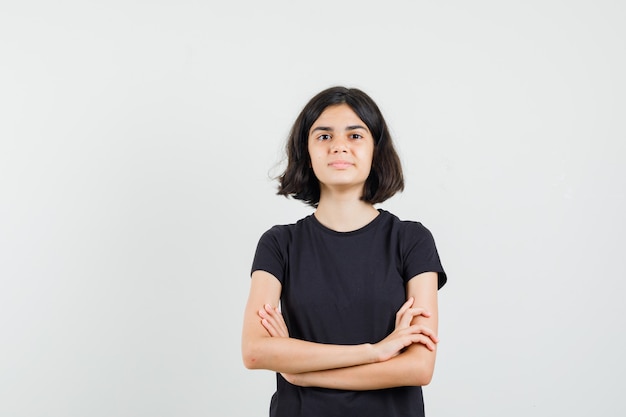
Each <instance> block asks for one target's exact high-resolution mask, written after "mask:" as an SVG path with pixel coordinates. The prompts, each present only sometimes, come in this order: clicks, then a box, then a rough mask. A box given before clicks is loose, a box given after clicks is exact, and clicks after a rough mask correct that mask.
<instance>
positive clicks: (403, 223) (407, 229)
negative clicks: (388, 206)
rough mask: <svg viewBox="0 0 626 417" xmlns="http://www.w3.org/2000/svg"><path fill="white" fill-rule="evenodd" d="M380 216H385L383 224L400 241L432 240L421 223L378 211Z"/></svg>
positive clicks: (428, 231) (430, 234)
mask: <svg viewBox="0 0 626 417" xmlns="http://www.w3.org/2000/svg"><path fill="white" fill-rule="evenodd" d="M380 214H381V215H383V216H385V217H384V219H385V222H386V224H387V225H388V227H390V228H391V229H392V230H394V231H396V233H397V234H398V237H399V238H400V239H409V240H421V239H424V238H426V239H432V233H431V232H430V230H428V228H427V227H426V226H424V225H423V224H422V223H421V222H419V221H415V220H403V219H400V218H399V217H398V216H396V215H395V214H393V213H390V212H388V211H385V210H382V209H381V210H380Z"/></svg>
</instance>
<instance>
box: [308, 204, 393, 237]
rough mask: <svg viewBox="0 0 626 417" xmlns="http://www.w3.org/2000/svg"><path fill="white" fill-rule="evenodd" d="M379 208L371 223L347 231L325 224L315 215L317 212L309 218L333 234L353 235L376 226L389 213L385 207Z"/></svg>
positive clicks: (316, 225)
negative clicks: (334, 228) (340, 230)
mask: <svg viewBox="0 0 626 417" xmlns="http://www.w3.org/2000/svg"><path fill="white" fill-rule="evenodd" d="M377 210H378V215H377V216H376V217H374V218H373V219H372V220H371V221H370V222H369V223H367V224H366V225H364V226H362V227H359V228H358V229H355V230H350V231H347V232H339V231H337V230H333V229H331V228H329V227H326V226H324V225H323V224H322V223H320V221H319V220H317V218H316V217H315V214H310V215H309V218H310V219H311V222H312V223H313V225H314V226H315V227H317V228H319V229H321V230H323V231H324V232H326V233H329V234H331V235H335V236H353V235H357V234H360V233H364V232H366V231H367V230H369V229H371V228H373V227H375V225H376V224H378V223H379V222H380V221H381V219H382V218H383V217H384V214H385V213H387V212H386V211H385V210H383V209H377Z"/></svg>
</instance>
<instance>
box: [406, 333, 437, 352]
mask: <svg viewBox="0 0 626 417" xmlns="http://www.w3.org/2000/svg"><path fill="white" fill-rule="evenodd" d="M411 340H412V342H413V343H414V344H420V345H424V346H425V347H426V349H428V350H430V351H434V350H435V343H433V341H432V339H431V338H429V337H426V336H424V335H414V337H413V338H412V339H411Z"/></svg>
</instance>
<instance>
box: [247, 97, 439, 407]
mask: <svg viewBox="0 0 626 417" xmlns="http://www.w3.org/2000/svg"><path fill="white" fill-rule="evenodd" d="M287 156H288V165H287V168H286V170H285V172H284V173H283V174H282V175H281V176H280V178H279V181H280V185H279V191H278V193H279V194H282V195H285V196H292V197H293V198H295V199H299V200H303V201H304V202H306V203H308V204H309V205H311V206H312V207H314V208H315V211H314V213H313V214H311V215H309V216H307V217H305V218H304V219H301V220H300V221H298V222H297V223H295V224H289V225H283V226H274V227H272V228H271V229H270V230H268V231H267V232H265V233H264V234H263V236H262V237H261V239H260V241H259V243H258V246H257V250H256V254H255V256H254V261H253V264H252V279H251V287H250V294H249V298H248V303H247V306H246V311H245V315H244V324H243V336H242V354H243V361H244V364H245V366H246V367H247V368H249V369H269V370H272V371H275V372H276V373H277V389H276V393H275V394H274V396H273V397H272V400H271V404H270V416H271V417H309V416H310V417H327V416H341V417H346V416H359V417H368V416H376V417H399V416H407V417H408V416H410V417H417V416H423V415H424V405H423V400H422V389H421V386H423V385H426V384H428V383H429V382H430V380H431V378H432V375H433V370H434V366H435V352H436V345H437V343H438V341H439V340H438V338H437V335H436V332H437V290H438V289H439V288H441V287H442V286H443V285H444V284H445V282H446V274H445V272H444V270H443V268H442V266H441V263H440V261H439V256H438V253H437V249H436V247H435V242H434V240H433V237H432V235H431V234H430V232H429V231H428V229H426V228H425V227H424V226H423V225H422V224H421V223H418V222H413V221H403V220H400V219H398V218H397V217H396V216H394V215H393V214H391V213H389V212H387V211H385V210H382V209H376V208H375V207H374V204H376V203H381V202H383V201H385V200H387V199H388V198H390V197H391V196H393V195H394V194H395V193H396V192H399V191H402V190H403V188H404V180H403V176H402V168H401V165H400V160H399V158H398V155H397V153H396V151H395V149H394V147H393V144H392V140H391V137H390V135H389V130H388V128H387V126H386V124H385V120H384V118H383V116H382V114H381V112H380V110H379V109H378V106H377V105H376V103H374V101H373V100H372V99H371V98H370V97H369V96H368V95H366V94H365V93H364V92H362V91H360V90H358V89H354V88H352V89H348V88H343V87H333V88H329V89H327V90H324V91H322V92H320V93H319V94H317V95H316V96H315V97H313V98H312V99H311V100H310V101H309V103H308V104H307V105H306V106H305V107H304V109H303V110H302V112H301V113H300V115H299V116H298V118H297V119H296V122H295V123H294V125H293V128H292V130H291V133H290V135H289V140H288V143H287ZM279 304H280V310H279V308H278V305H279Z"/></svg>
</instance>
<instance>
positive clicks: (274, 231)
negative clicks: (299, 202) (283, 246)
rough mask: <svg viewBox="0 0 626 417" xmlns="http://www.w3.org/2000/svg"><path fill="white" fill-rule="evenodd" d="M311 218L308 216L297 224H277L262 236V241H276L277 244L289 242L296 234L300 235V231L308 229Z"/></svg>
mask: <svg viewBox="0 0 626 417" xmlns="http://www.w3.org/2000/svg"><path fill="white" fill-rule="evenodd" d="M310 217H311V216H307V217H305V218H302V219H300V220H298V221H297V222H296V223H288V224H277V225H274V226H272V227H271V228H269V229H268V230H266V231H265V232H264V233H263V234H262V235H261V239H260V240H261V241H267V240H270V241H275V242H281V243H284V242H288V241H289V240H291V239H292V238H293V236H294V234H296V233H298V230H300V229H302V228H303V227H306V225H307V224H308V223H310Z"/></svg>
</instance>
